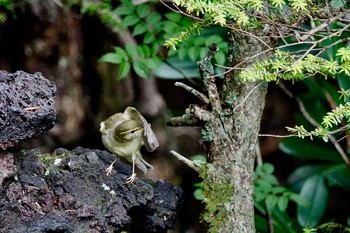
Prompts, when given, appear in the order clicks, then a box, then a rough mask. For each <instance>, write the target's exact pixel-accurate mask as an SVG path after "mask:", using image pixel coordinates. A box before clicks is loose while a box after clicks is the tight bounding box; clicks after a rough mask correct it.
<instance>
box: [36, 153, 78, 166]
mask: <svg viewBox="0 0 350 233" xmlns="http://www.w3.org/2000/svg"><path fill="white" fill-rule="evenodd" d="M71 155H72V153H71V152H69V153H68V152H67V153H60V154H57V153H56V151H54V152H53V153H52V154H48V153H45V154H41V153H38V154H36V157H38V158H39V159H40V160H41V161H43V163H44V164H45V165H49V164H50V163H54V162H55V161H56V159H64V158H67V157H69V156H71Z"/></svg>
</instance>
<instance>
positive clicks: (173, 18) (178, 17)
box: [165, 12, 182, 23]
mask: <svg viewBox="0 0 350 233" xmlns="http://www.w3.org/2000/svg"><path fill="white" fill-rule="evenodd" d="M165 17H166V18H167V19H169V20H170V21H173V22H175V23H177V22H180V20H181V18H182V17H181V14H178V13H175V12H170V13H166V14H165Z"/></svg>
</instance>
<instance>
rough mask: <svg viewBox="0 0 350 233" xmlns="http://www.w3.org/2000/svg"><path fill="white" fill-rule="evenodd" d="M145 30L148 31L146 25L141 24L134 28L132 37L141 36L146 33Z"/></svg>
mask: <svg viewBox="0 0 350 233" xmlns="http://www.w3.org/2000/svg"><path fill="white" fill-rule="evenodd" d="M147 30H148V28H147V25H146V24H145V23H142V22H141V23H139V24H137V25H136V26H135V27H134V30H133V32H132V35H133V36H137V35H141V34H144V33H145V32H147Z"/></svg>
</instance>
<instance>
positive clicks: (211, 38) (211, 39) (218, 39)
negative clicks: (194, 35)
mask: <svg viewBox="0 0 350 233" xmlns="http://www.w3.org/2000/svg"><path fill="white" fill-rule="evenodd" d="M222 41H223V39H222V38H221V37H220V36H218V35H212V36H209V37H208V38H207V39H206V41H205V45H206V46H207V47H209V46H210V45H211V44H213V43H215V44H218V43H220V42H222Z"/></svg>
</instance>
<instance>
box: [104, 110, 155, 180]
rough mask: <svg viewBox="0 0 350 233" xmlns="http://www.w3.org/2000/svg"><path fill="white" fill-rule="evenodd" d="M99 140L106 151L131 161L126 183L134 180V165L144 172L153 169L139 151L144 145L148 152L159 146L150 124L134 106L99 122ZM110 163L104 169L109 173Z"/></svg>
mask: <svg viewBox="0 0 350 233" xmlns="http://www.w3.org/2000/svg"><path fill="white" fill-rule="evenodd" d="M100 132H101V140H102V143H103V145H104V146H105V147H106V149H107V150H108V151H110V152H111V153H114V154H116V155H118V156H120V157H122V158H124V159H126V160H127V161H129V162H130V163H132V174H131V176H130V177H129V178H127V179H126V182H125V183H127V184H131V183H133V182H134V180H135V177H136V173H135V165H136V166H137V167H138V168H139V169H140V170H141V171H143V172H144V173H146V172H147V171H148V170H150V169H153V166H152V165H151V164H149V163H148V162H146V161H145V160H144V159H143V157H142V154H141V152H140V150H141V147H142V146H145V147H146V150H147V151H148V152H152V151H154V150H155V149H156V148H157V147H158V146H159V141H158V139H157V137H156V136H155V134H154V132H153V130H152V129H151V125H150V124H149V123H148V122H147V121H146V119H145V118H144V117H143V116H142V115H141V113H139V111H137V109H136V108H134V107H131V106H129V107H127V108H126V109H125V111H124V112H123V113H116V114H114V115H112V116H110V117H109V118H107V119H106V120H105V121H102V122H101V123H100ZM115 162H116V160H114V161H113V162H112V164H111V165H110V166H109V167H108V168H107V169H106V170H105V172H106V175H110V174H111V173H112V170H113V165H114V163H115Z"/></svg>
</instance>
